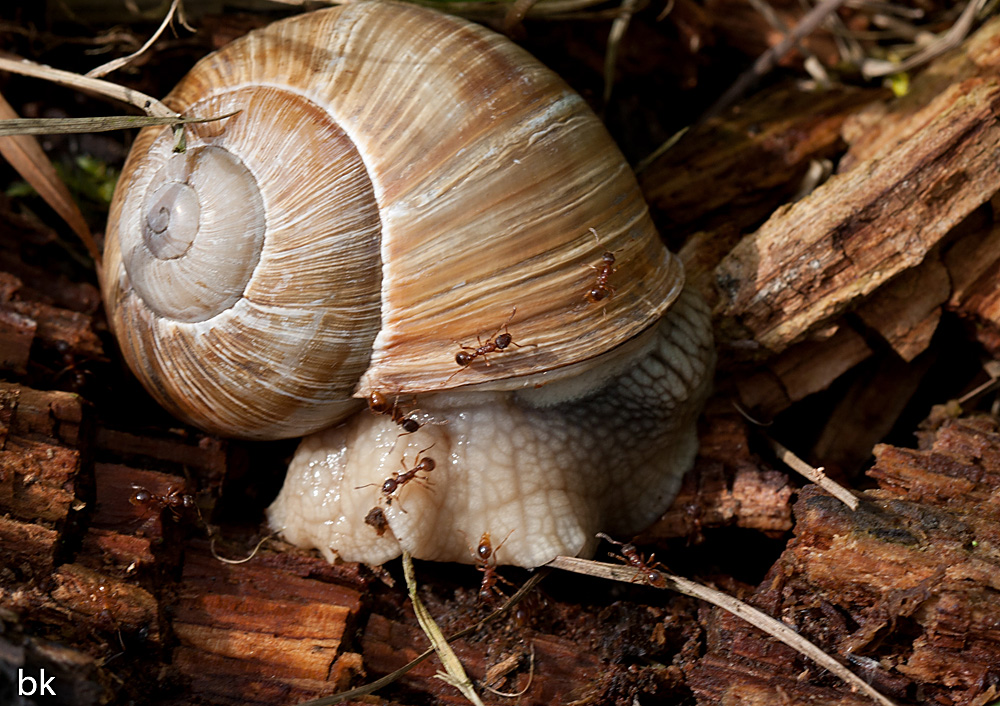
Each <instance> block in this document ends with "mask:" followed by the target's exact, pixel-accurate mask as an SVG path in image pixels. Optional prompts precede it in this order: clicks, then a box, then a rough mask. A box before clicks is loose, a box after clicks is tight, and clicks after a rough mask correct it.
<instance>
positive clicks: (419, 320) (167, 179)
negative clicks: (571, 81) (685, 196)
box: [103, 2, 713, 566]
mask: <svg viewBox="0 0 1000 706" xmlns="http://www.w3.org/2000/svg"><path fill="white" fill-rule="evenodd" d="M165 102H166V103H167V104H168V105H170V106H171V107H172V108H173V109H175V110H177V111H178V112H181V113H183V114H184V115H186V116H198V117H205V116H216V115H223V114H226V113H230V112H233V111H239V112H238V113H237V114H236V115H234V116H233V117H230V118H227V119H225V120H222V121H219V122H213V123H204V124H198V125H193V126H189V127H187V128H186V130H187V143H188V147H187V151H186V152H184V153H182V154H175V153H173V152H172V147H173V138H172V136H171V132H170V130H168V129H147V130H144V131H143V132H142V133H140V135H139V137H138V138H137V140H136V144H135V146H134V147H133V151H132V153H131V155H130V157H129V160H128V162H127V164H126V166H125V169H124V170H123V176H122V178H121V180H120V182H119V186H118V190H117V191H116V195H115V200H114V202H113V205H112V212H111V216H110V219H109V226H108V239H107V247H106V254H105V270H104V278H103V282H104V284H103V293H104V298H105V303H106V307H107V310H108V314H109V320H110V321H111V324H112V328H113V329H114V331H115V334H116V335H117V337H118V339H119V341H120V342H121V346H122V350H123V353H124V356H125V358H126V360H127V362H128V363H129V365H130V367H131V368H132V369H133V371H134V372H135V373H136V375H137V376H138V377H139V379H140V380H141V381H142V382H143V384H144V385H145V386H146V387H147V389H148V390H149V391H150V392H151V394H153V396H154V397H156V398H157V399H158V400H159V401H160V402H161V403H162V404H163V405H164V406H166V407H167V408H168V409H169V410H171V411H172V412H173V413H174V414H176V415H177V416H179V417H181V418H182V419H185V420H187V421H190V422H191V423H194V424H196V425H198V426H200V427H202V428H204V429H206V430H208V431H211V432H215V433H219V434H223V435H230V436H237V437H243V438H262V439H263V438H281V437H288V436H295V435H301V434H306V433H310V432H316V433H315V434H314V435H312V436H309V437H307V438H306V439H305V440H304V441H303V442H302V445H301V447H300V450H299V452H298V454H297V456H296V459H295V460H294V461H293V463H292V467H291V468H290V469H289V473H288V478H287V480H286V485H285V488H284V489H283V491H282V493H281V495H280V496H279V498H278V499H277V500H276V501H275V503H274V505H273V506H272V508H271V510H270V513H269V514H270V522H271V524H272V526H273V527H275V528H276V529H279V530H281V531H282V533H283V534H284V536H286V537H287V538H288V539H290V540H291V541H293V542H295V543H297V544H300V545H303V546H314V547H317V548H319V549H320V550H321V551H323V552H324V553H325V554H326V555H327V556H329V557H331V558H333V557H337V556H339V557H340V558H343V559H347V560H355V561H366V562H371V563H378V562H382V561H385V560H387V559H390V558H392V557H393V556H395V555H398V553H399V552H400V551H401V549H407V550H409V551H410V552H411V553H412V554H413V555H414V556H417V557H422V558H430V559H440V560H450V561H465V562H471V561H473V557H472V555H471V553H470V551H469V548H470V546H472V545H474V544H475V543H476V542H477V540H478V538H479V537H480V535H481V534H482V533H483V532H490V533H491V534H492V536H493V537H494V538H498V537H507V541H506V543H505V544H504V546H503V547H502V549H500V550H498V560H499V561H500V562H502V563H513V564H520V565H524V566H536V565H538V564H540V563H544V562H545V561H548V560H549V559H551V558H552V557H553V556H555V555H556V554H577V553H579V552H585V551H587V550H588V549H589V547H591V546H592V545H593V543H594V540H593V535H594V534H595V533H596V532H597V531H599V530H609V531H621V532H628V531H633V530H636V529H639V528H640V527H641V526H642V525H644V524H646V523H648V522H650V521H651V520H653V519H655V517H656V516H657V515H658V514H659V513H660V512H662V511H663V510H664V509H665V508H666V506H667V505H669V502H670V500H671V499H672V497H673V494H674V493H675V492H676V487H677V484H678V483H679V479H680V476H681V475H682V474H683V472H684V471H685V470H686V469H687V468H688V467H689V466H690V463H691V460H692V458H693V455H694V452H695V448H696V438H695V434H694V419H695V417H696V416H697V413H698V410H699V409H700V405H701V403H702V402H703V400H704V397H705V396H706V394H707V389H708V385H709V381H710V378H711V368H712V360H713V355H712V349H711V336H710V332H709V326H708V316H707V312H706V311H705V308H704V306H703V305H702V304H700V303H699V302H698V301H697V298H696V297H695V296H694V295H692V294H690V293H687V292H684V293H683V294H682V289H683V271H682V268H681V266H680V264H679V262H678V261H677V259H676V257H674V256H673V255H671V254H670V253H669V252H668V251H667V250H666V249H665V248H664V247H663V246H662V244H661V242H660V240H659V236H658V234H657V233H656V230H655V228H654V227H653V225H652V222H651V220H650V218H649V215H648V212H647V208H646V205H645V203H644V202H643V200H642V197H641V194H640V193H639V190H638V187H637V186H636V183H635V179H634V177H633V175H632V173H631V171H630V170H629V168H628V165H627V163H626V162H625V160H624V159H623V158H622V156H621V155H620V153H619V152H618V150H617V148H616V147H615V145H614V143H613V142H612V140H611V139H610V137H609V136H608V135H607V133H606V132H605V130H604V128H603V126H602V125H601V124H600V121H599V120H598V119H597V118H596V117H595V116H594V115H593V114H592V113H591V112H590V110H589V109H588V108H587V106H586V105H585V103H584V102H583V100H582V99H581V98H580V97H579V96H578V95H576V94H575V93H573V92H572V91H571V90H570V89H569V88H568V87H566V86H565V84H564V83H563V82H562V81H561V80H559V79H558V78H557V77H556V76H555V75H553V74H552V73H551V72H549V71H548V70H547V69H545V68H544V67H543V66H542V65H541V64H539V63H538V62H537V61H536V60H534V59H533V58H531V57H530V56H529V55H527V54H526V53H525V52H523V51H522V50H521V49H519V48H518V47H516V46H515V45H513V44H512V43H510V42H508V41H507V40H506V39H504V38H502V37H500V36H498V35H495V34H493V33H491V32H489V31H487V30H484V29H482V28H480V27H478V26H476V25H473V24H471V23H468V22H465V21H463V20H459V19H455V18H452V17H448V16H444V15H440V14H437V13H434V12H432V11H429V10H425V9H422V8H417V7H414V6H407V5H397V4H393V3H374V2H371V3H357V4H352V5H347V6H342V7H339V8H335V9H331V10H324V11H320V12H316V13H310V14H307V15H302V16H299V17H296V18H292V19H290V20H286V21H283V22H279V23H276V24H274V25H271V26H270V27H267V28H264V29H262V30H259V31H256V32H253V33H251V34H249V35H247V36H246V37H244V38H242V39H240V40H237V41H236V42H233V43H232V44H230V45H229V46H227V47H225V48H224V49H223V50H221V51H219V52H217V53H215V54H213V55H210V56H208V57H206V58H205V59H203V60H202V61H201V62H200V63H199V64H198V65H197V66H196V67H195V68H194V69H193V70H192V71H191V73H190V74H189V75H188V76H187V77H186V78H185V79H183V80H182V82H181V83H180V84H179V85H178V86H177V88H176V89H175V90H174V91H173V92H172V93H171V94H170V95H169V96H168V97H167V98H166V99H165ZM609 254H610V255H611V260H610V262H613V263H614V267H613V268H612V267H610V265H608V266H606V267H605V268H604V276H605V279H606V280H607V281H608V285H609V287H608V289H607V291H606V294H607V296H605V297H602V298H601V301H599V302H594V301H592V300H588V298H587V297H586V294H587V292H588V291H589V290H590V289H591V288H592V287H593V283H594V281H595V277H597V276H599V273H600V272H601V263H602V262H609V260H607V259H606V257H607V256H608V255H609ZM501 331H502V332H503V333H504V334H509V336H510V343H509V344H508V345H505V346H498V347H494V348H493V349H491V350H489V351H487V353H488V354H486V355H481V354H478V353H477V355H476V356H474V357H473V360H472V361H471V362H470V363H469V364H468V365H465V366H464V367H460V366H459V365H458V364H457V363H456V358H455V355H456V352H458V351H460V350H463V349H462V348H461V347H460V346H465V347H466V350H468V351H475V350H476V349H477V348H480V347H483V345H484V344H487V343H491V342H496V341H499V340H500V339H499V338H498V336H499V335H500V334H501ZM487 347H488V346H487ZM376 391H377V392H380V393H382V394H383V395H385V396H386V397H388V398H391V399H393V400H402V401H403V403H404V404H407V405H410V406H411V407H412V408H413V416H414V418H415V419H418V420H420V421H421V422H422V425H421V426H420V428H419V429H418V430H417V431H415V432H414V433H411V434H405V435H403V436H400V427H399V425H398V424H397V422H396V421H394V420H393V419H392V418H391V417H390V416H386V415H376V414H372V413H371V412H369V411H368V410H365V409H363V408H362V409H359V408H361V407H363V403H362V402H361V400H364V399H366V398H367V397H368V396H369V395H370V394H371V393H372V392H376ZM411 400H415V401H413V402H411ZM418 454H421V455H422V457H423V458H424V459H427V458H430V459H433V460H434V462H435V466H434V469H433V471H430V472H428V473H425V474H421V475H420V476H418V478H416V479H414V480H413V482H409V483H406V484H405V487H400V488H398V489H397V491H396V493H395V494H394V495H392V497H391V498H390V497H389V496H388V495H387V494H386V493H385V492H383V484H384V483H385V481H386V480H387V479H389V478H392V477H394V474H395V475H397V476H398V475H399V474H402V473H405V471H406V470H407V469H410V468H412V467H413V466H415V464H416V463H417V461H418ZM372 509H379V510H381V512H382V514H383V515H384V517H385V520H386V522H387V527H382V528H379V529H378V530H377V529H376V528H375V527H373V526H372V525H371V524H370V523H366V522H365V518H366V517H370V511H371V510H372Z"/></svg>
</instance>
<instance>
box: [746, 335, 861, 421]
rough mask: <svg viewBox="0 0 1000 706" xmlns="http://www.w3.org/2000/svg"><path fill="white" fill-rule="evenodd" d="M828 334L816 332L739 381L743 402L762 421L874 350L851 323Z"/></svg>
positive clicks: (818, 387)
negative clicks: (813, 338)
mask: <svg viewBox="0 0 1000 706" xmlns="http://www.w3.org/2000/svg"><path fill="white" fill-rule="evenodd" d="M824 333H826V334H828V335H826V336H822V337H821V336H820V335H819V334H816V336H815V340H809V341H803V342H802V343H800V344H799V345H797V346H794V347H792V348H790V349H788V350H787V351H785V352H784V353H782V354H780V355H778V356H776V357H774V358H773V359H771V360H770V361H768V362H767V363H766V364H765V365H762V366H759V368H758V369H757V370H756V371H755V372H753V373H751V374H749V375H747V376H746V377H743V378H740V379H738V380H736V382H735V385H736V389H737V393H738V394H739V398H740V402H741V403H742V404H743V406H744V407H745V408H746V409H748V410H750V411H751V412H752V413H753V414H754V415H759V416H760V417H761V419H762V421H769V420H770V419H771V418H772V417H774V415H776V414H777V413H778V412H781V411H783V410H785V409H787V408H788V407H790V406H791V405H792V403H793V402H798V401H799V400H801V399H804V398H805V397H807V396H809V395H811V394H812V393H814V392H819V391H820V390H823V389H826V387H827V386H828V385H829V384H830V383H831V382H833V381H834V380H836V379H837V378H838V377H840V376H841V375H843V374H844V373H845V372H847V371H848V370H850V369H851V368H853V367H854V366H856V365H857V364H858V363H860V362H861V361H863V360H865V359H866V358H868V357H869V356H870V355H871V353H872V351H871V348H869V347H868V344H867V343H866V342H865V340H864V338H863V337H862V336H861V335H860V334H859V333H858V332H856V331H855V330H854V329H852V328H850V327H849V326H846V325H843V326H837V327H834V328H833V330H832V331H827V332H824Z"/></svg>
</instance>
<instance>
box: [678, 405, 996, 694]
mask: <svg viewBox="0 0 1000 706" xmlns="http://www.w3.org/2000/svg"><path fill="white" fill-rule="evenodd" d="M876 457H877V462H876V464H875V467H874V468H873V469H872V470H871V471H870V475H871V476H872V477H873V478H875V479H877V480H878V481H879V485H880V489H878V490H870V491H866V492H865V493H864V495H863V497H862V503H861V505H860V507H859V508H858V510H857V511H854V512H852V511H850V510H848V509H847V508H845V507H844V506H843V505H842V504H841V503H839V502H837V501H836V500H834V499H833V498H830V497H828V496H826V495H825V494H824V493H822V492H821V491H819V490H818V489H816V488H815V487H812V486H810V487H807V488H805V489H804V490H803V491H802V492H801V493H800V497H799V500H798V502H797V503H796V505H795V516H796V526H795V534H796V538H795V540H794V541H793V542H792V543H791V544H790V545H789V547H788V548H787V549H786V550H785V552H784V554H782V556H781V558H780V559H779V560H778V562H777V563H776V564H775V565H774V566H773V567H772V568H771V571H770V572H769V573H768V576H767V578H766V579H765V581H764V583H763V584H762V585H761V586H760V588H758V590H757V593H756V594H755V596H754V598H753V599H752V601H751V602H752V603H754V604H756V605H759V606H762V607H765V608H766V609H767V610H768V612H769V613H771V614H772V615H780V616H781V617H782V619H783V620H784V622H786V623H788V624H789V625H791V626H793V627H794V628H796V629H797V630H798V631H799V632H801V633H802V634H803V635H804V636H805V637H807V638H809V639H810V640H812V641H814V642H816V643H817V644H819V645H820V646H821V647H823V648H824V649H825V650H826V651H827V652H828V653H830V654H833V655H835V656H839V658H840V659H841V660H842V661H843V662H844V663H845V664H848V665H850V666H852V668H853V670H854V671H855V672H856V673H858V674H859V675H860V676H863V677H864V678H865V679H866V680H868V681H869V683H871V684H872V685H873V686H875V688H877V689H878V690H879V691H881V692H882V693H884V694H886V695H887V696H889V697H890V698H894V699H900V700H904V701H906V702H907V703H909V702H911V701H913V699H914V694H918V695H919V696H918V697H917V699H916V701H915V703H920V704H940V703H952V704H983V703H988V702H990V701H991V700H992V699H995V698H996V696H997V693H996V689H995V685H996V684H997V683H1000V635H998V634H997V631H996V625H997V624H1000V603H998V602H997V601H996V600H995V597H996V593H997V591H998V590H1000V558H998V557H997V555H996V552H995V551H993V550H992V549H991V548H992V547H995V546H997V545H998V543H1000V505H998V504H997V502H996V488H997V487H1000V427H998V422H997V421H996V420H994V419H986V418H981V419H973V420H948V421H946V422H944V424H943V425H942V426H941V427H940V429H938V430H937V432H936V435H935V436H934V438H933V442H932V443H931V445H930V447H929V448H928V449H926V450H922V451H914V450H911V449H899V448H895V447H891V446H879V447H877V449H876ZM689 683H690V684H691V686H692V688H693V689H694V691H695V693H696V694H697V695H698V697H699V700H700V703H705V704H708V703H712V704H714V703H719V702H721V701H724V700H725V699H726V697H727V694H735V693H739V694H740V695H741V697H742V695H743V694H744V693H748V694H757V696H758V697H759V698H757V697H754V698H753V699H751V701H750V702H751V703H765V702H766V698H767V697H766V695H767V694H770V698H771V701H770V703H780V702H781V700H782V699H788V700H790V701H792V702H795V703H804V702H807V701H808V702H809V703H831V704H832V703H849V704H853V703H855V701H854V699H856V698H857V697H856V696H854V695H850V694H846V693H842V690H841V689H840V688H839V687H837V686H836V685H835V684H833V683H832V682H829V681H828V680H827V679H826V678H825V677H824V676H823V675H821V674H815V673H813V672H811V671H810V670H809V666H808V665H807V664H805V663H804V662H802V661H801V660H800V659H799V658H798V657H797V656H795V655H794V654H792V653H790V652H788V651H787V649H786V648H785V647H783V646H780V645H775V644H774V643H772V642H771V641H769V640H768V639H766V638H764V637H763V636H762V635H760V634H759V633H756V632H755V631H753V630H752V629H749V628H747V627H746V626H741V625H739V624H738V621H735V620H733V619H731V618H729V617H727V616H725V615H721V614H716V615H715V616H714V617H713V620H712V625H711V628H710V631H709V651H708V653H707V654H706V656H705V657H704V659H702V660H700V661H699V662H698V663H697V664H696V665H695V666H694V668H693V670H692V672H691V679H690V681H689ZM743 684H746V685H747V691H746V692H744V691H743V690H742V688H741V686H742V685H743ZM991 685H992V686H991ZM734 690H735V691H734ZM838 695H839V699H840V700H838Z"/></svg>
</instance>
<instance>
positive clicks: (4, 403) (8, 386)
mask: <svg viewBox="0 0 1000 706" xmlns="http://www.w3.org/2000/svg"><path fill="white" fill-rule="evenodd" d="M8 420H9V421H8ZM82 421H83V404H82V402H81V400H80V398H79V397H78V396H77V395H74V394H72V393H70V392H56V391H50V392H42V391H40V390H32V389H31V388H29V387H23V386H21V385H16V384H13V383H6V382H0V444H2V443H4V442H5V440H6V438H7V435H8V434H13V435H15V436H20V437H23V438H25V439H30V440H34V441H43V442H46V443H50V444H63V445H68V446H76V445H77V444H78V442H79V436H80V423H81V422H82Z"/></svg>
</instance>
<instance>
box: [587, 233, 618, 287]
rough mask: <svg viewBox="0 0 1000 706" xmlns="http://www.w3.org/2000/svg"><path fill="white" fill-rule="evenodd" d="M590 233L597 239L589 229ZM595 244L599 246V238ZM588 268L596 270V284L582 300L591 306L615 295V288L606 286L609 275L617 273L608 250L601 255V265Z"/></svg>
mask: <svg viewBox="0 0 1000 706" xmlns="http://www.w3.org/2000/svg"><path fill="white" fill-rule="evenodd" d="M590 232H591V233H593V234H594V237H595V238H597V231H596V230H594V229H593V228H591V229H590ZM597 242H598V244H600V242H601V240H600V238H597ZM590 268H591V269H593V270H597V282H596V283H595V284H594V286H593V287H591V288H590V290H589V291H588V292H587V293H586V294H585V295H584V297H583V298H584V299H586V300H587V301H588V302H590V303H591V304H597V303H598V302H601V301H604V300H605V299H607V298H609V297H613V296H614V295H615V288H614V287H612V286H611V285H610V284H608V280H609V279H610V278H611V275H613V274H614V273H615V272H617V271H618V270H617V269H615V254H614V253H613V252H611V251H610V250H605V251H604V254H603V255H601V264H600V265H598V266H596V267H595V266H594V265H590Z"/></svg>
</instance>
